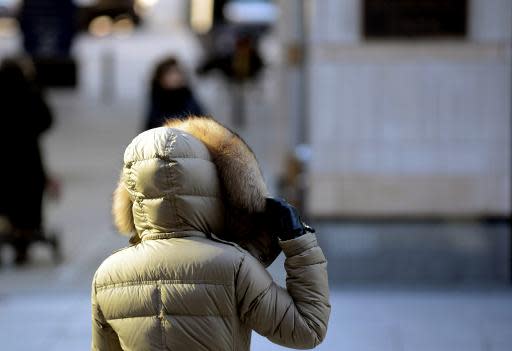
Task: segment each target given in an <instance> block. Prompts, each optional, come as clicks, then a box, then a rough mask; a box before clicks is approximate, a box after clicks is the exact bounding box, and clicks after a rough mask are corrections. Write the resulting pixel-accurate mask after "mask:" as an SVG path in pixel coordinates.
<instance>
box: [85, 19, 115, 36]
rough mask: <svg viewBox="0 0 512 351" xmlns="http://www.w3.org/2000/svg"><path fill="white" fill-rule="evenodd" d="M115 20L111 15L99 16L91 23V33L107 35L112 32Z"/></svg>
mask: <svg viewBox="0 0 512 351" xmlns="http://www.w3.org/2000/svg"><path fill="white" fill-rule="evenodd" d="M112 29H113V21H112V18H110V17H109V16H98V17H96V18H95V19H93V20H92V21H91V23H90V24H89V33H90V34H92V35H94V36H96V37H105V36H107V35H109V34H111V33H112Z"/></svg>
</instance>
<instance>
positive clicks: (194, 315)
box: [105, 313, 232, 323]
mask: <svg viewBox="0 0 512 351" xmlns="http://www.w3.org/2000/svg"><path fill="white" fill-rule="evenodd" d="M163 315H164V316H171V317H192V318H193V317H198V318H199V317H200V318H204V317H213V318H222V319H227V318H230V317H232V316H231V315H224V314H186V313H164V314H163ZM132 318H157V319H159V315H158V314H148V315H145V316H131V317H117V318H107V319H105V320H106V321H107V323H108V322H109V321H117V320H123V319H132Z"/></svg>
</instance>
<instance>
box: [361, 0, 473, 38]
mask: <svg viewBox="0 0 512 351" xmlns="http://www.w3.org/2000/svg"><path fill="white" fill-rule="evenodd" d="M363 16H364V19H363V31H364V35H365V36H366V37H367V38H408V37H410V38H416V37H463V36H465V35H466V25H467V23H466V22H467V20H466V18H467V0H364V7H363Z"/></svg>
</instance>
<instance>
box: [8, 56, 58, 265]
mask: <svg viewBox="0 0 512 351" xmlns="http://www.w3.org/2000/svg"><path fill="white" fill-rule="evenodd" d="M0 96H1V98H2V100H1V101H2V102H1V105H0V111H1V112H0V116H1V117H0V126H1V127H0V130H1V137H0V149H1V150H2V151H3V153H2V163H1V166H0V167H1V170H0V183H1V184H4V188H3V190H2V197H3V199H2V201H1V202H0V215H2V216H4V217H6V218H7V219H8V221H9V223H10V225H11V227H12V231H13V233H12V234H13V235H14V241H13V243H14V247H15V251H16V258H15V262H16V263H17V264H22V263H25V262H26V261H27V259H28V256H27V250H28V247H29V245H30V242H31V239H32V238H33V237H34V236H36V235H38V233H39V232H40V230H41V228H42V200H43V191H44V189H45V186H46V184H47V182H48V178H47V176H46V172H45V168H44V165H43V158H42V155H41V149H40V146H39V138H40V136H41V134H42V133H43V132H44V131H46V130H47V129H48V128H50V126H51V124H52V113H51V111H50V109H49V107H48V105H47V104H46V102H45V100H44V98H43V95H42V93H41V91H40V89H39V88H38V85H37V84H36V80H35V70H34V68H33V65H32V64H31V61H30V60H29V59H24V60H15V59H5V60H4V61H3V62H2V64H1V66H0Z"/></svg>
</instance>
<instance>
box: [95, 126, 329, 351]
mask: <svg viewBox="0 0 512 351" xmlns="http://www.w3.org/2000/svg"><path fill="white" fill-rule="evenodd" d="M267 196H268V194H267V190H266V187H265V183H264V181H263V178H262V176H261V172H260V169H259V166H258V163H257V161H256V158H255V156H254V155H253V153H252V152H251V150H250V149H249V147H248V146H247V145H246V144H245V143H244V142H243V140H241V139H240V138H239V137H238V136H237V135H236V134H234V133H232V132H231V131H229V130H228V129H226V128H224V127H223V126H221V125H220V124H218V123H217V122H215V121H214V120H213V119H209V118H201V117H189V118H187V119H185V120H174V121H171V122H169V123H168V124H167V126H165V127H161V128H155V129H151V130H149V131H146V132H144V133H141V134H140V135H139V136H137V137H136V138H135V139H134V140H133V141H132V142H131V144H130V145H129V146H128V147H127V149H126V151H125V153H124V167H123V170H122V173H121V180H120V182H119V185H118V188H117V190H116V192H115V194H114V203H113V214H114V218H115V222H116V225H117V227H118V228H119V230H120V231H122V232H125V233H129V234H130V235H131V240H130V241H131V243H132V246H130V247H128V248H125V249H123V250H120V251H118V252H116V253H114V254H113V255H112V256H110V257H109V258H107V259H106V260H105V261H104V262H103V263H102V264H101V266H100V267H99V268H98V270H97V272H96V274H95V276H94V281H93V284H92V314H93V332H92V335H93V336H92V350H187V351H194V350H249V348H250V338H251V331H252V330H255V331H256V332H258V333H260V334H261V335H264V336H266V337H267V338H268V339H269V340H271V341H273V342H275V343H278V344H280V345H284V346H288V347H293V348H313V347H315V346H316V345H318V344H319V343H320V342H322V340H323V338H324V337H325V334H326V331H327V322H328V319H329V313H330V305H329V289H328V285H327V270H326V260H325V257H324V255H323V253H322V250H321V249H320V247H319V246H318V244H317V241H316V238H315V235H314V234H312V233H311V230H310V228H309V227H307V226H305V225H304V224H303V223H302V222H301V221H300V219H299V217H298V214H297V212H296V210H295V209H294V208H293V207H291V206H290V205H289V204H287V203H286V202H285V201H283V200H276V199H271V198H267ZM274 233H277V235H276V234H274ZM281 249H282V251H283V252H284V254H285V256H286V261H285V268H286V271H287V276H288V277H287V288H286V289H285V288H282V287H280V286H278V285H277V284H275V283H274V282H273V281H272V278H271V276H270V275H269V273H268V272H267V271H266V270H265V266H268V265H269V264H270V263H271V262H272V261H273V260H274V259H275V258H276V256H277V255H278V254H279V252H280V251H281Z"/></svg>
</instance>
